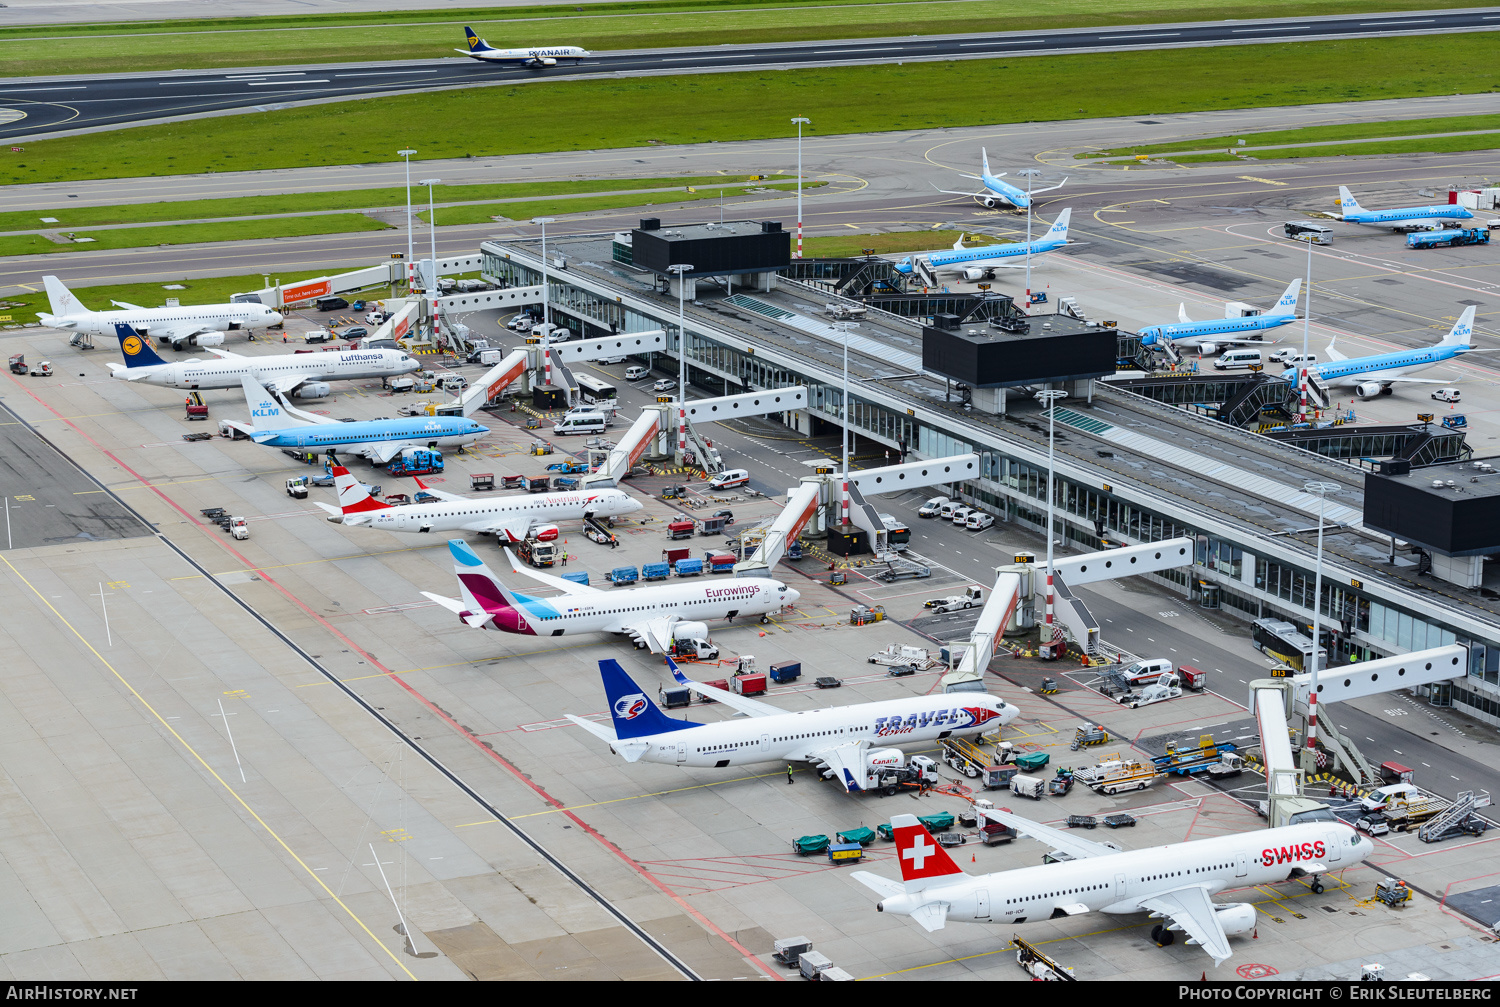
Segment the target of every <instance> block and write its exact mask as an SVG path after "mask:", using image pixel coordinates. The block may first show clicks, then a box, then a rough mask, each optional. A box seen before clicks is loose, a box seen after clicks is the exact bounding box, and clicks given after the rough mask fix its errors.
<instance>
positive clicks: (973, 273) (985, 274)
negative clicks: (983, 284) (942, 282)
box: [963, 266, 995, 283]
mask: <svg viewBox="0 0 1500 1007" xmlns="http://www.w3.org/2000/svg"><path fill="white" fill-rule="evenodd" d="M994 275H995V274H994V271H993V270H990V269H980V268H978V267H977V266H975V267H970V268H969V269H965V270H964V271H963V278H964V279H965V280H968V281H969V282H970V283H973V282H974V281H975V280H987V279H989V278H990V277H992V276H994Z"/></svg>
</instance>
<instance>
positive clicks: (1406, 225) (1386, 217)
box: [1339, 185, 1474, 231]
mask: <svg viewBox="0 0 1500 1007" xmlns="http://www.w3.org/2000/svg"><path fill="white" fill-rule="evenodd" d="M1339 209H1340V210H1341V211H1342V212H1343V215H1344V220H1345V221H1347V222H1348V223H1351V224H1369V225H1371V226H1373V227H1388V228H1390V229H1391V230H1394V231H1428V230H1432V229H1433V228H1436V227H1444V226H1446V225H1447V224H1448V223H1449V222H1450V221H1454V220H1469V219H1471V218H1473V216H1474V214H1473V213H1471V212H1469V209H1468V208H1467V207H1463V206H1459V205H1458V204H1456V203H1441V204H1439V205H1437V206H1403V207H1398V208H1396V209H1394V210H1366V209H1365V208H1364V207H1363V206H1360V205H1359V203H1358V201H1356V200H1355V198H1354V197H1353V196H1352V195H1350V193H1349V189H1348V188H1347V187H1346V186H1342V185H1341V186H1339Z"/></svg>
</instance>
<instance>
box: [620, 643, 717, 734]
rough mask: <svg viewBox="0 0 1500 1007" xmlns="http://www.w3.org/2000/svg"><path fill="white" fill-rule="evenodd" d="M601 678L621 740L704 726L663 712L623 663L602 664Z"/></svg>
mask: <svg viewBox="0 0 1500 1007" xmlns="http://www.w3.org/2000/svg"><path fill="white" fill-rule="evenodd" d="M599 676H600V677H601V678H603V679H604V695H605V698H607V699H608V700H609V716H610V719H611V720H613V721H614V725H615V737H617V738H619V739H620V740H621V741H630V740H631V739H633V738H645V737H650V736H651V735H656V734H667V733H670V732H672V731H682V730H685V729H687V728H689V727H701V726H703V725H701V724H695V723H692V722H691V721H687V720H677V719H676V718H675V717H669V716H667V715H666V714H665V713H662V712H661V710H660V709H658V708H657V706H656V704H655V703H653V702H651V699H650V697H649V696H647V695H646V694H645V693H644V692H642V691H641V688H640V686H638V685H636V684H635V681H634V680H633V679H632V678H631V677H630V676H629V675H627V674H626V673H625V669H624V668H622V667H620V662H619V661H616V660H613V659H610V660H607V661H600V662H599Z"/></svg>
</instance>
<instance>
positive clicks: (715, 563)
mask: <svg viewBox="0 0 1500 1007" xmlns="http://www.w3.org/2000/svg"><path fill="white" fill-rule="evenodd" d="M703 562H704V563H705V564H707V565H708V572H709V573H734V564H735V563H736V562H737V558H736V556H735V555H734V553H732V552H709V553H704V554H703Z"/></svg>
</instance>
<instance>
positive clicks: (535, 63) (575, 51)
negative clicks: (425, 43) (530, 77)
mask: <svg viewBox="0 0 1500 1007" xmlns="http://www.w3.org/2000/svg"><path fill="white" fill-rule="evenodd" d="M464 42H465V43H467V45H468V48H467V49H455V50H453V51H454V52H461V53H463V54H464V55H465V56H468V57H469V58H470V59H477V60H480V61H482V62H485V63H519V64H521V65H522V66H531V67H545V66H556V65H557V61H558V60H560V59H571V60H573V61H574V62H575V63H576V62H577V61H578V60H581V59H587V58H588V57H590V56H592V55H593V53H591V52H589V51H588V50H587V49H582V48H579V47H578V46H576V45H540V46H533V47H531V48H529V49H496V48H495V47H494V46H492V45H490V44H489V43H488V42H486V41H485V40H484V39H482V38H480V37H479V36H478V35H476V34H475V33H474V29H473V28H470V27H468V26H467V25H465V26H464Z"/></svg>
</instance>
